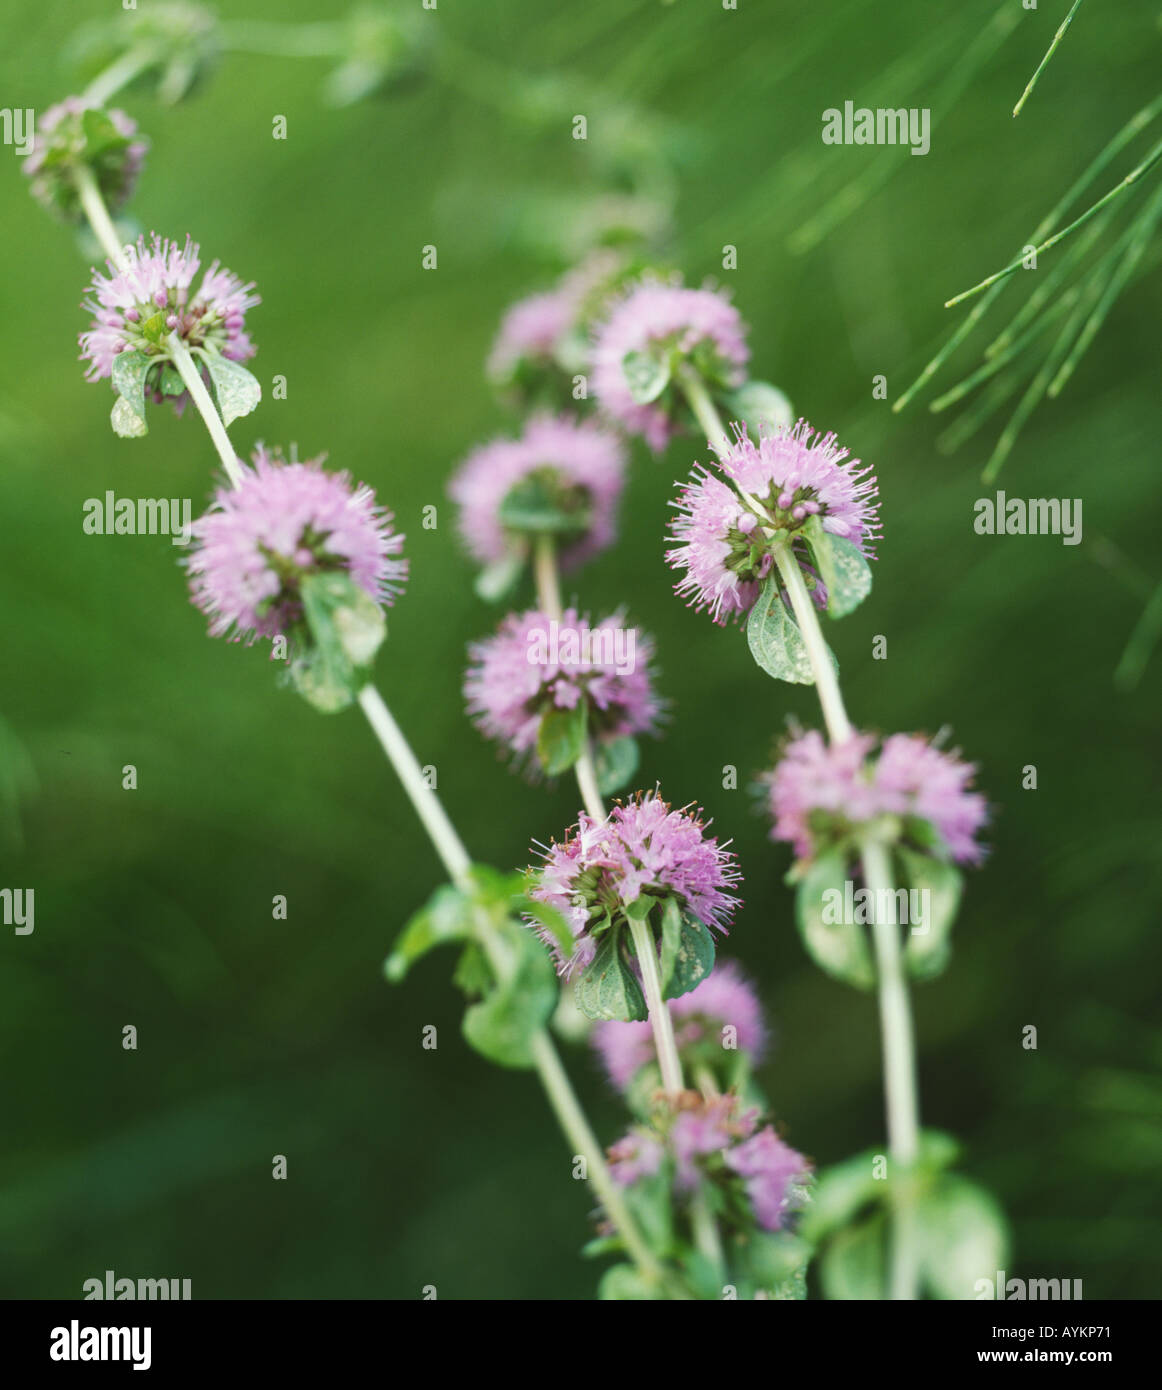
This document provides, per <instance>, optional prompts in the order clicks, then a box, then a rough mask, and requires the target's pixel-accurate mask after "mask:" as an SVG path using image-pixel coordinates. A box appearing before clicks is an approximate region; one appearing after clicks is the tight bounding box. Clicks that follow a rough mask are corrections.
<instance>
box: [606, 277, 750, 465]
mask: <svg viewBox="0 0 1162 1390" xmlns="http://www.w3.org/2000/svg"><path fill="white" fill-rule="evenodd" d="M638 353H640V354H645V355H646V356H648V357H651V358H654V359H656V360H665V361H667V362H668V363H669V365H670V367H671V376H672V374H673V372H676V371H678V370H681V369H683V368H686V369H689V370H692V371H695V372H696V373H697V375H698V376H699V377H700V378H701V380H702V381H703V382H704V383H705V384H708V385H710V386H712V387H715V388H730V387H735V386H739V385H741V384H742V381H743V379H744V372H743V368H744V367H745V366H746V363H747V361H748V360H749V357H750V349H749V348H748V347H747V343H746V335H745V329H744V327H743V323H742V320H741V318H740V317H739V313H738V310H737V309H736V308H735V307H734V305H733V304H731V303H730V301H729V300H728V299H727V298H726V297H725V296H724V295H723V294H721V293H720V292H718V291H716V290H709V289H700V290H692V289H686V288H684V287H683V286H682V285H680V284H667V283H663V282H661V281H657V280H642V281H640V282H639V283H638V284H637V285H636V286H635V287H634V288H633V289H632V290H630V292H629V293H628V294H627V295H625V296H624V297H623V298H622V299H621V300H620V302H619V303H618V304H617V305H616V306H615V307H614V308H613V310H612V312H611V313H610V314H609V316H608V318H607V319H606V321H605V323H604V324H603V325H602V327H601V328H600V329H599V330H598V332H597V333H596V335H595V339H594V345H593V359H592V360H593V389H594V393H595V395H596V397H597V402H598V404H599V405H600V407H601V409H602V410H603V411H604V412H605V414H606V415H608V416H609V417H610V418H611V419H613V420H615V421H616V422H617V423H618V424H619V425H621V426H622V428H623V429H625V430H626V431H628V433H630V434H635V435H641V436H642V437H643V438H644V439H645V441H646V443H647V444H648V445H649V446H650V448H651V449H653V450H654V451H655V452H660V451H661V450H662V449H664V448H665V447H666V444H667V443H668V442H669V440H670V438H671V436H672V435H673V434H674V432H675V430H676V429H677V428H678V426H679V423H680V415H679V411H680V409H681V408H682V407H681V404H680V397H679V395H678V393H677V392H676V391H675V390H674V388H673V387H672V386H671V387H668V388H667V389H666V390H665V391H663V392H662V394H661V395H660V396H659V397H658V399H656V400H654V401H650V402H648V403H646V404H641V403H639V402H638V401H637V400H636V399H635V398H634V393H633V389H632V386H631V380H630V378H629V376H627V373H626V358H627V357H628V356H629V355H630V354H638Z"/></svg>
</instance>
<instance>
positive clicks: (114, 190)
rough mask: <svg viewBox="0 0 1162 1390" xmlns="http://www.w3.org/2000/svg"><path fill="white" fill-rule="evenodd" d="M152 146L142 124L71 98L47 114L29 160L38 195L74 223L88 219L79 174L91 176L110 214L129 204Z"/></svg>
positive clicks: (41, 119) (34, 192) (42, 117)
mask: <svg viewBox="0 0 1162 1390" xmlns="http://www.w3.org/2000/svg"><path fill="white" fill-rule="evenodd" d="M148 149H149V145H148V143H147V141H146V140H145V139H144V137H139V136H138V134H137V122H136V121H134V120H133V119H132V118H131V117H130V116H127V115H126V114H125V112H124V111H120V110H118V109H117V108H115V107H110V108H109V109H108V110H102V109H100V108H99V107H95V106H94V105H93V104H92V103H91V102H90V101H88V100H86V98H85V97H66V98H65V100H64V101H62V102H59V103H58V104H57V105H56V106H50V107H49V108H48V110H47V111H43V112H41V114H40V115H39V116H38V117H37V121H36V132H35V135H34V137H33V142H32V149H31V150H30V151H29V153H28V155H27V157H26V158H25V160H24V173H25V175H26V176H27V177H28V178H29V179H30V180H31V183H30V185H29V186H30V189H31V192H32V196H33V197H34V198H35V199H36V200H37V202H39V203H41V204H42V205H43V206H44V207H47V208H48V209H49V210H50V211H52V212H57V213H59V214H60V215H61V216H62V217H64V218H66V219H67V220H69V221H79V220H80V219H81V218H82V217H83V210H82V208H81V204H80V199H79V197H78V194H77V186H76V180H75V174H76V172H77V171H78V170H79V169H82V168H87V169H89V170H90V171H91V173H92V175H93V178H94V180H95V181H96V184H97V188H98V190H99V191H100V194H101V197H102V199H103V200H104V202H105V204H106V206H107V207H108V209H109V210H110V212H117V211H119V210H120V209H121V208H122V207H124V206H125V204H126V203H127V202H128V201H129V199H130V198H131V197H132V195H133V190H134V188H135V187H136V186H137V179H138V176H139V175H140V173H141V169H142V166H143V164H144V163H145V155H146V152H147V151H148Z"/></svg>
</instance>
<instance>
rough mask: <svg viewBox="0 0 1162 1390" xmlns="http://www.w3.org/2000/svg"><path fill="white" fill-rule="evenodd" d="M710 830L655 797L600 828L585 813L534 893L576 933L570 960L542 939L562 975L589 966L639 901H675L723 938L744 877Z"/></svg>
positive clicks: (619, 811) (549, 858)
mask: <svg viewBox="0 0 1162 1390" xmlns="http://www.w3.org/2000/svg"><path fill="white" fill-rule="evenodd" d="M706 829H707V827H706V825H705V823H704V822H703V821H702V820H701V813H700V812H698V811H693V810H691V809H690V808H689V807H685V808H683V809H682V810H678V811H674V810H671V809H670V807H669V805H668V804H667V803H666V802H664V801H662V800H661V798H660V797H659V796H657V795H656V794H655V793H652V792H647V793H645V794H643V795H639V796H638V797H636V798H635V799H634V800H632V801H628V802H625V803H619V804H618V805H616V806H614V808H613V810H612V811H611V812H610V814H609V815H608V816H607V817H606V819H605V820H603V821H595V820H593V819H592V818H591V817H590V816H587V815H585V814H584V813H582V814H581V816H580V818H579V819H578V822H577V824H576V825H575V826H574V827H573V828H572V829H571V830H570V831H569V833H568V834H567V835H566V837H565V839H564V840H563V841H562V842H561V843H560V844H556V843H554V844H552V845H550V846H549V848H548V849H547V850H546V851H545V856H544V858H545V862H544V864H543V865H542V866H541V868H540V869H539V870H538V871H537V877H536V883H535V886H534V887H533V888H532V889H531V890H530V894H529V896H530V897H532V898H534V899H536V900H537V901H539V902H543V903H547V904H548V905H549V906H550V907H554V908H556V909H557V910H558V911H559V912H560V913H561V914H562V915H563V916H564V918H565V919H566V921H567V922H568V924H569V927H570V929H571V930H572V933H573V939H574V949H573V954H572V955H571V956H569V957H568V958H565V957H564V956H563V955H562V953H561V950H560V947H559V946H558V944H557V942H556V940H555V938H554V937H553V936H552V934H551V933H548V932H545V933H544V934H543V935H544V939H545V942H546V944H547V945H548V946H549V947H550V949H551V950H552V952H553V954H554V956H555V957H556V960H557V966H558V970H559V971H560V973H561V974H563V975H569V974H572V973H573V972H574V971H575V970H578V969H583V968H584V967H585V966H587V965H588V964H590V962H591V961H592V960H593V957H594V955H595V954H596V951H597V941H596V937H597V935H598V934H599V933H600V932H601V931H602V930H603V929H604V928H605V927H606V926H608V924H609V923H610V922H611V921H612V920H613V918H615V917H616V916H617V915H619V914H621V913H623V912H624V909H625V907H626V906H627V905H628V904H630V903H633V902H636V901H637V899H638V898H639V897H641V896H642V894H649V895H650V896H651V897H657V898H659V899H662V898H669V897H673V898H675V899H677V901H678V903H679V905H680V906H682V907H684V908H685V909H686V910H687V911H689V912H690V914H691V915H692V916H694V917H696V918H697V919H698V921H700V922H702V923H704V924H705V925H706V926H708V927H713V928H715V929H716V930H718V931H721V932H724V933H725V931H726V929H727V924H728V923H729V921H730V919H731V917H732V916H733V914H734V912H735V909H736V908H737V907H738V906H739V900H738V899H737V898H736V897H734V896H733V895H732V894H731V893H730V892H729V891H728V890H729V889H730V888H731V887H733V886H734V885H736V884H737V883H738V882H739V881H740V879H741V874H740V873H739V870H738V863H737V860H736V857H735V855H734V854H733V853H732V852H731V851H730V850H728V849H727V848H726V847H725V846H724V845H719V843H718V841H717V840H716V839H714V837H713V836H711V835H708V834H707V833H706Z"/></svg>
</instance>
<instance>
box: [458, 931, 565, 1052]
mask: <svg viewBox="0 0 1162 1390" xmlns="http://www.w3.org/2000/svg"><path fill="white" fill-rule="evenodd" d="M511 926H512V929H511V931H509V932H508V933H507V934H506V938H507V940H508V941H509V942H510V943H511V944H512V945H513V946H515V948H516V952H517V965H516V969H515V971H514V972H513V974H512V975H511V976H509V977H508V978H507V979H503V980H500V981H498V983H497V984H496V986H495V987H494V988H493V989H492V990H491V991H489V993H487V994H486V995H485V996H484V998H483V999H482V1000H481V1001H480V1003H479V1004H473V1005H472V1006H471V1007H470V1008H469V1009H468V1010H467V1011H466V1012H465V1014H464V1025H463V1028H464V1037H465V1039H466V1040H467V1041H468V1043H469V1044H470V1045H471V1046H472V1047H474V1048H475V1049H476V1051H477V1052H479V1053H480V1054H481V1055H482V1056H484V1057H487V1058H488V1060H489V1061H490V1062H496V1063H497V1064H498V1065H499V1066H502V1067H531V1066H533V1065H534V1064H535V1058H534V1056H533V1050H532V1040H533V1037H534V1036H535V1035H536V1034H537V1033H538V1032H540V1030H541V1029H542V1028H543V1027H544V1026H545V1024H546V1023H547V1022H548V1020H549V1017H550V1016H551V1014H552V1012H553V1010H554V1009H555V1008H556V1007H557V975H556V972H555V971H554V969H553V966H552V963H551V962H550V960H549V957H548V955H547V954H546V953H545V949H544V947H543V945H542V944H541V943H540V942H539V941H538V940H537V938H536V937H535V936H534V935H533V933H532V932H530V931H528V930H527V929H525V928H522V927H518V926H517V925H516V924H515V923H513V924H511Z"/></svg>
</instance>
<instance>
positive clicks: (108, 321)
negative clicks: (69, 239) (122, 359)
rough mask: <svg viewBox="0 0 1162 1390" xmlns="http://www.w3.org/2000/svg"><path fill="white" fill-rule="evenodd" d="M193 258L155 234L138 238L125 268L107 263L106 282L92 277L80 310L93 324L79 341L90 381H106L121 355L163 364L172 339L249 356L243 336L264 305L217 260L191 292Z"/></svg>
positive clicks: (188, 248) (196, 262)
mask: <svg viewBox="0 0 1162 1390" xmlns="http://www.w3.org/2000/svg"><path fill="white" fill-rule="evenodd" d="M198 252H199V248H198V246H197V245H196V244H195V243H194V242H191V241H190V239H189V237H187V238H186V243H185V245H184V246H179V245H178V244H177V243H176V242H173V241H166V240H164V239H163V238H161V237H159V236H158V235H157V233H156V232H155V233H154V234H153V235H152V237H151V238H150V240H149V242H148V243H147V242H146V240H145V238H144V237H140V238H139V239H138V242H137V245H136V247H130V248H128V258H129V264H128V266H127V267H126V269H125V270H123V271H122V270H118V269H117V268H116V267H115V266H113V265H110V267H109V269H110V272H111V274H109V275H107V276H106V275H102V274H101V273H100V272H99V271H94V272H93V281H92V284H91V285H90V286H89V293H90V294H92V295H93V296H95V298H94V299H87V300H85V301H84V303H83V305H82V308H84V309H87V310H88V311H89V313H91V314H92V315H93V323H92V325H91V327H90V328H89V330H88V331H87V332H85V333H82V334H81V336H80V344H81V357H82V358H83V359H87V361H88V363H89V366H88V370H87V371H86V373H85V377H86V379H87V380H89V381H99V380H101V379H102V378H103V377H108V376H111V375H112V372H113V361H114V358H116V356H117V355H118V353H121V352H130V351H143V352H146V353H148V354H149V355H150V356H156V357H157V358H158V360H159V361H163V360H165V357H166V351H165V346H164V339H165V338H166V337H168V336H169V334H171V333H177V335H178V336H179V337H180V338H181V340H182V341H183V342H184V343H185V345H186V346H187V347H188V348H191V349H205V350H206V351H209V352H219V353H221V355H222V356H223V357H227V358H229V359H230V360H231V361H232V362H245V361H246V360H247V359H248V358H251V357H253V356H254V352H255V348H254V344H253V343H252V342H251V341H250V338H249V336H248V335H247V333H246V314H247V311H248V310H250V309H253V308H254V306H255V305H256V304H259V303H261V300H260V299H259V297H258V295H256V294H255V293H254V292H253V291H254V285H253V284H243V282H242V281H241V280H240V279H239V278H238V277H237V276H236V275H234V274H232V273H231V272H230V271H229V270H225V269H223V268H222V266H221V265H220V264H219V262H218V261H215V262H214V263H213V265H211V266H210V268H209V270H207V271H206V273H205V274H204V275H203V276H202V281H201V284H200V285H199V287H198V289H197V290H193V282H194V277H195V276H196V275H197V273H198V270H199V269H200V267H201V261H200V259H199V255H198Z"/></svg>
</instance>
